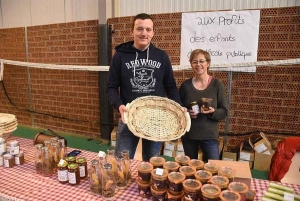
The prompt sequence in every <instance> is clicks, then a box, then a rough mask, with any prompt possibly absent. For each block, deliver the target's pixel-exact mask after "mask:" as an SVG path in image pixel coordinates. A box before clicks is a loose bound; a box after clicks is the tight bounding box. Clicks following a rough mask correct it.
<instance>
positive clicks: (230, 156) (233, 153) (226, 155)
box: [222, 145, 238, 161]
mask: <svg viewBox="0 0 300 201" xmlns="http://www.w3.org/2000/svg"><path fill="white" fill-rule="evenodd" d="M237 156H238V148H237V147H235V148H233V149H231V150H229V149H228V147H227V145H225V146H224V148H223V152H222V160H224V161H237Z"/></svg>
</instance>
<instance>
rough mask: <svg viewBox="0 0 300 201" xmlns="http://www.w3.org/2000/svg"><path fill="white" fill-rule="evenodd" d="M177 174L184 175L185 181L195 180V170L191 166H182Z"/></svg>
mask: <svg viewBox="0 0 300 201" xmlns="http://www.w3.org/2000/svg"><path fill="white" fill-rule="evenodd" d="M179 172H181V173H183V174H184V175H185V179H195V173H196V169H195V168H194V167H191V166H182V167H180V168H179Z"/></svg>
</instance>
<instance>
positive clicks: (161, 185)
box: [152, 178, 167, 189]
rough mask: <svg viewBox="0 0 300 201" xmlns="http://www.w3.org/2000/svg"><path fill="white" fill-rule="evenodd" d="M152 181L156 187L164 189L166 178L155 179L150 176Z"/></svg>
mask: <svg viewBox="0 0 300 201" xmlns="http://www.w3.org/2000/svg"><path fill="white" fill-rule="evenodd" d="M152 183H153V186H154V187H155V188H156V189H165V188H166V186H167V180H166V179H165V180H156V179H154V178H152Z"/></svg>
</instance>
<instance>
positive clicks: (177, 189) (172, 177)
mask: <svg viewBox="0 0 300 201" xmlns="http://www.w3.org/2000/svg"><path fill="white" fill-rule="evenodd" d="M168 180H169V192H170V193H171V194H173V195H179V194H181V193H182V190H183V184H182V183H183V181H184V180H185V175H184V174H183V173H181V172H170V173H169V174H168Z"/></svg>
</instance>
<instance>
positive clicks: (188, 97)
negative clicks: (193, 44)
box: [179, 49, 227, 161]
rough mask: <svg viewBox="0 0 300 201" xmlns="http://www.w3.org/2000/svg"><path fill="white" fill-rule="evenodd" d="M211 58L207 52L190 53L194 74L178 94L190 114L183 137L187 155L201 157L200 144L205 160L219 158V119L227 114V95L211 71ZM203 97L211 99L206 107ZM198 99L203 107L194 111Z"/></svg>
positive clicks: (196, 50) (197, 50) (195, 51)
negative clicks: (188, 129)
mask: <svg viewBox="0 0 300 201" xmlns="http://www.w3.org/2000/svg"><path fill="white" fill-rule="evenodd" d="M210 62H211V58H210V55H209V53H208V52H206V51H204V50H201V49H195V50H194V51H192V53H191V55H190V64H191V67H192V70H193V72H194V75H195V77H193V78H190V79H188V80H185V81H184V82H183V83H182V85H181V86H180V89H179V93H180V98H181V101H182V103H183V106H184V107H186V108H188V111H189V114H190V116H191V129H190V131H189V132H187V133H186V134H185V135H184V136H183V137H182V144H183V148H184V152H185V155H187V156H189V157H190V158H191V159H197V158H198V149H199V146H200V148H201V149H202V152H203V156H204V161H207V160H208V159H214V160H219V159H220V155H219V145H218V137H219V121H220V120H222V119H224V118H225V117H226V115H227V103H226V95H225V89H224V85H223V83H222V82H221V81H220V80H218V79H216V78H213V77H212V76H210V75H209V74H208V69H209V66H210ZM202 98H211V99H212V102H211V105H209V106H208V107H207V108H206V104H205V103H203V102H202V100H201V99H202ZM195 101H197V104H198V105H199V107H200V109H199V111H198V114H197V110H192V108H191V103H192V102H195Z"/></svg>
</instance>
